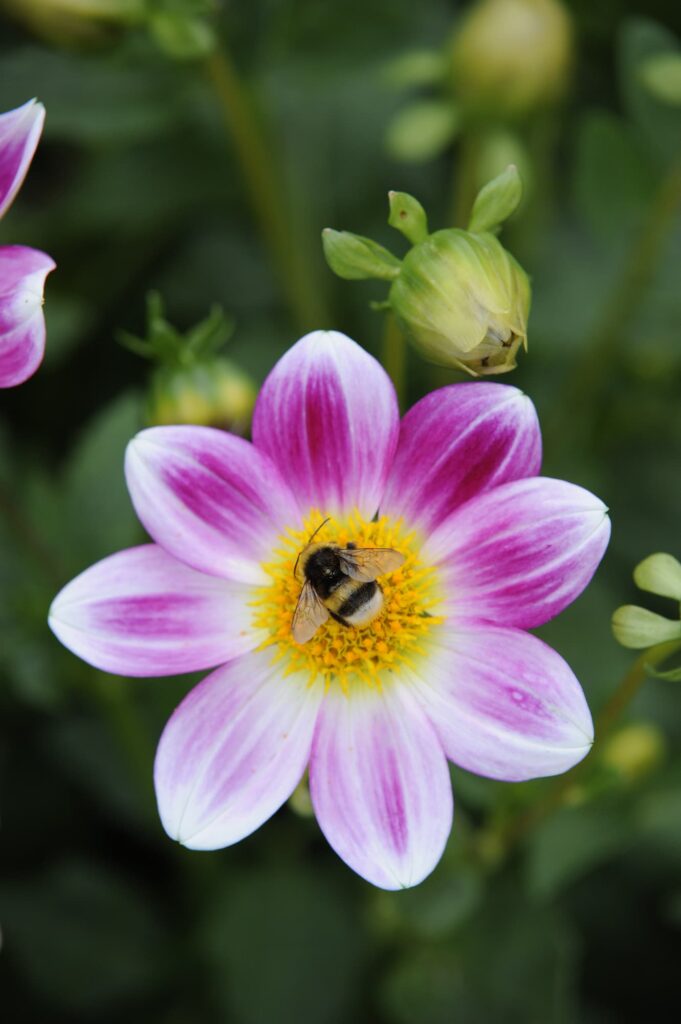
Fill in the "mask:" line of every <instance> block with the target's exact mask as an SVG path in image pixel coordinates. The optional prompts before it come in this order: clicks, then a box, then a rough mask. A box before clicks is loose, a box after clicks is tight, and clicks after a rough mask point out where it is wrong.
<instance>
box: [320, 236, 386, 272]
mask: <svg viewBox="0 0 681 1024" xmlns="http://www.w3.org/2000/svg"><path fill="white" fill-rule="evenodd" d="M322 245H323V247H324V255H325V257H326V262H327V263H328V264H329V266H330V267H331V269H332V270H333V272H334V274H338V276H339V277H342V278H344V279H345V280H346V281H361V280H364V279H366V278H369V277H376V278H379V279H380V280H383V281H392V280H393V279H394V278H396V277H397V275H398V274H399V272H400V265H401V264H400V261H399V260H398V259H397V257H396V256H393V254H392V253H391V252H388V250H387V249H384V248H383V246H382V245H379V244H378V242H373V241H372V240H371V239H370V238H364V237H363V236H362V235H353V234H352V232H350V231H334V230H333V228H324V230H323V231H322Z"/></svg>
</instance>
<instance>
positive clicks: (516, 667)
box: [412, 624, 593, 782]
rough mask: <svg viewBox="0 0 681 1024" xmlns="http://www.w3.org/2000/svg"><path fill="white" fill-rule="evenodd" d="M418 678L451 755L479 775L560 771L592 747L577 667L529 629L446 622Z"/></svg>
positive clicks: (519, 776)
mask: <svg viewBox="0 0 681 1024" xmlns="http://www.w3.org/2000/svg"><path fill="white" fill-rule="evenodd" d="M412 683H413V685H414V688H415V692H416V694H417V695H418V698H419V700H420V701H421V703H422V705H423V709H424V711H425V713H426V715H427V716H428V717H429V719H430V720H431V722H432V723H433V725H434V727H435V729H436V731H437V734H438V736H439V738H440V742H441V743H442V745H443V747H444V750H445V753H446V755H447V757H448V758H449V759H450V760H451V761H453V762H454V764H456V765H459V767H461V768H465V769H467V771H470V772H475V773H476V775H486V776H489V777H491V778H494V779H502V780H504V781H506V782H520V781H523V780H525V779H534V778H540V777H544V776H548V775H558V774H560V773H561V772H565V771H567V770H568V769H569V768H572V767H573V765H575V764H577V762H578V761H581V760H582V758H584V757H585V756H586V755H587V754H588V752H589V750H590V749H591V744H592V742H593V723H592V721H591V714H590V712H589V708H588V705H587V703H586V700H585V697H584V693H583V692H582V688H581V686H580V685H579V683H578V682H577V679H576V678H575V676H574V674H573V673H572V670H571V669H570V668H569V666H568V665H567V664H566V662H565V661H564V660H563V659H562V658H561V657H560V655H559V654H557V653H556V652H555V651H554V650H553V649H552V648H551V647H549V646H548V645H547V644H545V643H543V641H541V640H539V639H538V638H537V637H535V636H532V635H531V634H530V633H525V632H523V631H522V630H516V629H503V628H495V627H493V626H473V625H471V624H467V625H466V626H465V628H463V627H462V628H461V629H460V630H458V629H456V628H454V629H451V628H447V629H441V630H439V632H438V635H437V638H436V639H434V640H433V642H432V644H430V646H429V652H428V659H427V662H426V664H424V667H423V671H421V672H419V673H418V674H417V673H416V672H414V673H412Z"/></svg>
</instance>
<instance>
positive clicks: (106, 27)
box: [0, 0, 147, 46]
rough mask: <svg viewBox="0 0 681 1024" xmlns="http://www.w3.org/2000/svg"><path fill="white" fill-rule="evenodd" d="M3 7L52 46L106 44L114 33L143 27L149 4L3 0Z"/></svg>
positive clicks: (113, 0)
mask: <svg viewBox="0 0 681 1024" xmlns="http://www.w3.org/2000/svg"><path fill="white" fill-rule="evenodd" d="M0 6H2V7H3V8H4V9H6V10H7V11H8V12H9V13H10V14H11V15H13V16H15V17H16V18H17V19H18V20H20V21H22V22H23V23H24V24H25V25H26V26H27V27H28V28H29V29H31V30H32V31H34V32H35V33H36V34H37V35H39V36H41V37H42V38H44V39H47V41H48V42H52V43H57V44H64V45H67V46H69V45H74V44H75V45H80V44H84V45H87V44H88V43H93V44H97V43H100V42H102V41H106V40H107V38H108V37H109V35H110V34H111V30H112V29H115V28H117V27H120V26H125V25H131V24H140V23H142V21H143V20H144V18H145V17H146V11H147V3H146V0H0Z"/></svg>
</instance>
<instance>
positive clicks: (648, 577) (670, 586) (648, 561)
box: [634, 552, 681, 601]
mask: <svg viewBox="0 0 681 1024" xmlns="http://www.w3.org/2000/svg"><path fill="white" fill-rule="evenodd" d="M634 582H635V583H636V586H637V587H640V588H641V590H647V591H649V593H651V594H658V595H659V596H660V597H671V598H673V599H674V600H675V601H681V563H679V562H678V560H677V559H676V558H674V556H673V555H668V554H665V553H664V552H658V554H655V555H649V556H648V558H644V559H643V561H642V562H639V564H638V565H637V566H636V568H635V569H634Z"/></svg>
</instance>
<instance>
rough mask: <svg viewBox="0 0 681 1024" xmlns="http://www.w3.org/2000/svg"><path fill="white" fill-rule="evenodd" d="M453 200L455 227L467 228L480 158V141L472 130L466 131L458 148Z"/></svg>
mask: <svg viewBox="0 0 681 1024" xmlns="http://www.w3.org/2000/svg"><path fill="white" fill-rule="evenodd" d="M457 154H458V158H457V160H456V162H455V164H454V178H453V190H452V202H451V218H452V223H453V224H454V225H455V227H459V228H465V227H466V226H467V225H468V221H469V220H470V216H471V210H472V209H473V200H474V199H475V196H476V193H477V191H478V159H479V155H480V142H479V139H478V136H477V135H475V134H473V133H472V132H471V131H470V130H468V131H467V132H465V134H464V135H463V136H462V138H461V143H460V145H459V147H458V150H457Z"/></svg>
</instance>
